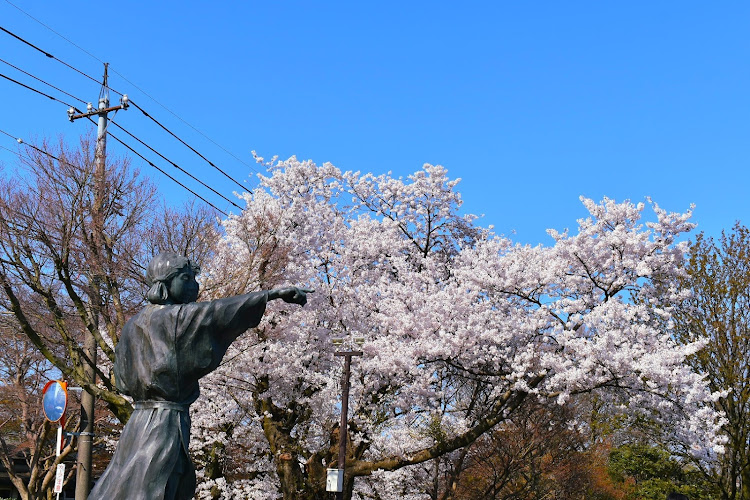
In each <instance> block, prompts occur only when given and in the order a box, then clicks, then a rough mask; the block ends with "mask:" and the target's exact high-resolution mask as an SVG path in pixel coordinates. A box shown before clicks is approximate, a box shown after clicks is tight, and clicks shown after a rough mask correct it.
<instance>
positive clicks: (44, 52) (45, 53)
mask: <svg viewBox="0 0 750 500" xmlns="http://www.w3.org/2000/svg"><path fill="white" fill-rule="evenodd" d="M6 1H7V0H6ZM8 3H10V2H8ZM11 5H13V4H11ZM13 6H14V7H15V5H13ZM0 30H2V31H4V32H6V33H7V34H9V35H10V36H12V37H13V38H15V39H17V40H19V41H21V42H23V43H25V44H26V45H28V46H29V47H32V48H34V49H36V50H38V51H39V52H41V53H42V54H44V55H45V56H47V57H49V58H50V59H54V60H55V61H57V62H59V63H60V64H63V65H65V66H67V67H68V68H70V69H72V70H73V71H75V72H77V73H80V74H82V75H83V76H85V77H86V78H88V79H90V80H93V81H95V82H96V83H98V84H99V85H101V83H102V82H100V81H99V80H97V79H96V78H94V77H93V76H91V75H88V74H86V73H84V72H83V71H81V70H80V69H78V68H76V67H74V66H71V65H70V64H68V63H66V62H65V61H63V60H62V59H58V58H57V57H55V56H53V55H52V54H50V53H49V52H47V51H46V50H42V49H40V48H39V47H37V46H36V45H34V44H33V43H31V42H29V41H27V40H24V39H23V38H21V37H20V36H18V35H16V34H15V33H13V32H11V31H8V30H6V29H5V28H3V27H2V26H0ZM115 92H117V91H116V90H115ZM118 93H119V92H118Z"/></svg>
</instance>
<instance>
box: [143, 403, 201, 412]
mask: <svg viewBox="0 0 750 500" xmlns="http://www.w3.org/2000/svg"><path fill="white" fill-rule="evenodd" d="M134 407H135V409H136V410H153V409H157V410H176V411H184V412H186V411H188V410H189V409H190V405H185V404H180V403H175V402H173V401H136V402H135V404H134Z"/></svg>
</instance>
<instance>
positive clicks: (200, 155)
mask: <svg viewBox="0 0 750 500" xmlns="http://www.w3.org/2000/svg"><path fill="white" fill-rule="evenodd" d="M5 1H6V2H7V3H8V4H10V5H12V6H13V7H15V8H16V9H18V10H20V11H21V12H23V13H24V14H26V15H27V16H29V17H31V18H32V19H34V20H35V21H37V22H39V23H40V24H41V25H42V26H44V27H46V28H47V29H49V30H50V31H52V32H53V33H55V34H56V35H58V36H60V37H61V38H63V39H64V40H66V41H68V42H69V43H71V44H72V45H74V46H75V47H77V48H79V49H80V50H83V52H86V51H85V50H84V49H82V48H81V47H78V46H77V45H76V44H75V43H73V42H71V41H70V40H68V39H67V38H65V37H64V36H62V35H60V34H59V33H57V32H56V31H55V30H53V29H52V28H50V27H49V26H47V25H46V24H44V23H42V22H41V21H39V20H38V19H36V18H34V17H33V16H31V15H29V14H27V13H26V12H24V11H23V10H21V9H20V8H19V7H18V6H16V5H14V4H13V3H11V2H9V1H8V0H5ZM0 30H2V31H3V32H5V33H7V34H8V35H10V36H12V37H13V38H15V39H17V40H19V41H20V42H22V43H24V44H26V45H28V46H29V47H32V48H33V49H35V50H37V51H38V52H40V53H42V54H44V55H45V56H46V57H48V58H51V59H54V60H56V61H58V62H60V63H61V64H63V65H65V66H66V67H68V68H70V69H72V70H74V71H76V72H77V73H80V74H82V75H83V76H85V77H87V78H89V79H90V80H92V81H94V82H96V83H98V84H100V85H103V82H100V81H99V80H97V79H96V78H94V77H92V76H91V75H88V74H87V73H85V72H83V71H81V70H79V69H78V68H75V67H74V66H72V65H70V64H68V63H66V62H65V61H63V60H61V59H59V58H57V57H56V56H54V55H52V54H51V53H49V52H47V51H45V50H43V49H41V48H39V47H38V46H36V45H34V44H33V43H31V42H29V41H28V40H26V39H24V38H23V37H21V36H19V35H17V34H15V33H13V32H11V31H10V30H8V29H6V28H4V27H2V26H0ZM86 53H87V54H89V53H88V52H86ZM89 55H90V56H92V57H94V59H97V60H98V58H96V57H95V56H93V55H92V54H89ZM2 62H4V63H6V64H8V65H10V66H13V65H11V64H10V63H7V62H6V61H2ZM13 67H14V68H16V67H15V66H13ZM16 69H18V70H19V71H22V72H24V73H26V74H28V75H29V76H31V77H33V78H35V79H37V80H39V81H41V82H42V83H44V84H46V85H49V86H51V87H52V88H55V89H57V87H54V86H53V85H51V84H49V83H48V82H45V81H44V80H42V79H40V78H38V77H35V76H34V75H31V74H30V73H27V72H25V71H24V70H21V69H20V68H16ZM118 74H119V73H118ZM0 77H3V78H5V79H7V80H10V81H11V82H13V83H16V84H18V85H20V86H22V87H25V88H27V89H29V90H31V91H33V92H36V93H38V94H40V95H42V96H44V97H47V98H49V99H52V100H54V101H57V102H60V103H62V104H65V105H66V106H68V107H70V108H72V109H74V110H75V111H77V112H78V113H82V112H81V111H80V110H79V109H78V108H76V107H75V106H72V105H71V104H69V103H66V102H65V101H62V100H60V99H57V98H55V97H53V96H50V95H49V94H46V93H44V92H41V91H39V90H37V89H34V88H32V87H30V86H28V85H25V84H24V83H21V82H19V81H18V80H15V79H13V78H10V77H8V76H6V75H4V74H2V73H0ZM107 88H108V89H110V90H111V91H113V92H115V93H116V94H119V95H124V94H123V93H122V92H119V91H117V90H115V89H114V88H112V87H110V86H107ZM57 90H60V91H61V92H63V93H65V94H66V95H69V96H71V97H73V98H74V99H77V100H79V101H81V102H84V103H85V102H86V101H84V100H83V99H80V98H78V97H75V96H73V95H72V94H68V93H67V92H65V91H63V90H61V89H57ZM144 93H145V92H144ZM149 97H150V96H149ZM152 99H153V98H152ZM154 101H155V102H157V101H156V100H155V99H154ZM130 103H131V104H132V105H133V106H135V107H136V108H137V109H138V110H139V111H141V113H143V114H144V116H146V117H147V118H149V119H150V120H152V121H153V122H154V123H156V124H157V125H159V127H161V128H162V129H163V130H164V131H166V132H167V133H169V134H170V135H171V136H173V137H174V138H175V139H177V140H178V141H179V142H180V143H182V144H183V145H184V146H186V147H187V148H189V149H190V150H191V151H193V152H194V153H195V154H197V155H198V156H199V157H200V158H202V159H203V160H204V161H206V162H207V163H208V164H209V165H211V166H212V167H213V168H215V169H216V170H217V171H219V172H220V173H221V174H223V175H224V176H225V177H226V178H228V179H229V180H231V181H232V182H233V183H235V184H236V185H237V186H239V187H240V188H241V189H243V190H245V189H247V188H246V187H245V186H244V185H242V184H241V183H240V182H238V181H237V180H235V179H234V178H233V177H231V176H230V175H229V174H227V173H226V172H225V171H224V170H222V169H221V168H220V167H218V166H217V165H215V164H214V163H213V162H211V161H210V160H209V159H208V158H206V157H205V156H204V155H202V154H201V153H200V152H199V151H198V150H196V149H195V148H193V147H192V146H190V145H189V144H188V143H187V142H185V141H184V140H182V139H181V138H180V137H178V136H177V135H176V134H175V133H174V132H172V131H171V130H169V129H168V128H167V127H166V126H165V125H163V124H162V123H161V122H159V121H158V120H157V119H156V118H154V117H153V116H151V115H150V114H149V113H148V112H147V111H146V110H144V109H143V108H142V107H140V106H139V105H138V104H136V103H134V102H133V101H132V100H131V101H130ZM157 104H159V103H158V102H157ZM160 105H161V104H160ZM162 107H163V106H162ZM165 109H166V108H165ZM168 111H169V110H168ZM170 112H171V111H170ZM172 114H174V113H172ZM175 116H177V115H175ZM178 118H179V117H178ZM182 121H184V120H182ZM185 123H187V122H185ZM192 128H194V127H192ZM123 130H124V129H123ZM196 130H197V129H196ZM202 135H204V134H202ZM204 136H205V135H204ZM134 138H135V137H134ZM136 140H138V139H137V138H136ZM118 142H121V141H118ZM211 142H214V141H211ZM214 144H216V143H215V142H214ZM123 145H124V143H123ZM144 145H145V143H144ZM217 145H218V144H217ZM126 147H127V146H126ZM147 147H148V146H147ZM149 148H150V147H149ZM129 149H130V148H129ZM150 149H151V148H150ZM222 149H224V148H222ZM152 150H153V149H152ZM153 151H154V152H156V151H155V150H153ZM225 151H226V150H225ZM156 153H157V154H159V153H158V152H156ZM159 155H160V156H162V155H161V154H159ZM139 156H140V155H139ZM162 157H163V156H162ZM163 158H164V157H163ZM164 159H165V160H167V161H169V162H170V163H172V164H173V165H175V166H176V167H177V168H179V169H180V170H182V169H181V168H180V167H178V166H177V165H176V164H174V163H173V162H171V161H170V160H168V159H166V158H164ZM243 163H244V162H243ZM248 167H249V165H248ZM155 168H158V167H155ZM250 168H251V169H252V170H254V171H255V172H257V170H256V169H254V168H252V167H250ZM182 171H183V172H185V171H184V170H182ZM185 173H186V174H188V175H190V176H191V177H192V178H193V179H195V180H197V179H196V178H195V177H193V176H192V175H191V174H189V173H187V172H185ZM165 175H168V174H165ZM170 177H171V176H170ZM198 182H201V181H199V180H198ZM201 184H203V185H204V186H206V187H208V188H209V189H211V190H212V191H214V192H215V193H216V191H215V190H214V189H213V188H210V187H209V186H207V185H206V184H204V183H203V182H201ZM190 192H191V193H193V191H192V190H190ZM194 194H195V193H194ZM217 194H218V193H217ZM219 196H221V197H222V198H224V199H225V200H227V201H229V202H230V203H232V204H233V205H235V206H237V205H236V204H235V203H234V202H232V201H231V200H228V199H227V198H226V197H224V196H223V195H220V194H219ZM201 199H203V198H201ZM237 207H238V206H237ZM238 208H239V207H238Z"/></svg>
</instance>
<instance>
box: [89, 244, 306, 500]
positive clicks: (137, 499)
mask: <svg viewBox="0 0 750 500" xmlns="http://www.w3.org/2000/svg"><path fill="white" fill-rule="evenodd" d="M198 271H199V269H198V268H197V266H195V265H193V263H191V262H190V260H188V259H187V258H185V257H183V256H180V255H177V254H173V253H163V254H160V255H158V256H156V257H155V258H154V259H153V260H152V261H151V263H150V264H149V266H148V272H147V275H146V277H147V279H148V282H149V284H150V285H151V289H150V290H149V292H148V296H147V298H148V301H149V302H150V304H149V305H147V306H146V308H145V309H143V310H142V311H140V312H139V313H138V314H136V315H135V316H133V317H132V318H131V319H130V320H129V321H128V322H127V323H126V324H125V327H124V328H123V330H122V335H121V336H120V341H119V343H118V344H117V347H116V350H115V366H114V374H115V380H116V383H117V388H118V389H119V390H120V391H121V392H122V393H123V394H127V395H129V396H131V397H132V398H133V400H134V401H135V411H134V412H133V414H132V416H131V417H130V420H128V423H127V424H126V425H125V427H124V428H123V431H122V435H121V437H120V441H119V443H118V445H117V449H116V450H115V454H114V456H113V457H112V461H111V462H110V464H109V466H108V467H107V470H106V471H105V472H104V474H103V475H102V476H101V478H100V479H99V481H98V482H97V484H96V486H95V487H94V489H93V490H92V492H91V494H90V495H89V499H90V500H119V499H122V500H125V499H128V500H159V499H164V500H188V499H191V498H192V497H193V494H194V493H195V469H194V468H193V464H192V462H191V460H190V457H189V452H188V443H189V441H190V415H189V413H188V409H189V407H190V404H191V403H193V402H194V401H195V400H196V399H197V398H198V394H199V388H198V380H199V379H200V378H201V377H203V376H204V375H206V374H208V373H209V372H211V371H213V370H214V369H216V367H218V366H219V363H220V362H221V359H222V358H223V356H224V354H225V353H226V351H227V349H228V348H229V345H230V344H231V343H232V341H234V339H236V338H237V337H238V336H239V335H241V334H242V333H243V332H245V330H247V329H248V328H252V327H254V326H257V325H258V323H259V322H260V320H261V317H262V316H263V313H264V311H265V308H266V302H268V301H269V300H274V299H282V300H283V301H285V302H290V303H293V304H299V305H305V303H306V302H307V296H306V294H307V293H310V292H312V290H308V289H305V288H297V287H289V288H279V289H274V290H270V291H263V292H254V293H248V294H245V295H238V296H236V297H229V298H224V299H216V300H212V301H209V302H196V300H197V298H198V282H197V281H196V280H195V276H196V273H197V272H198Z"/></svg>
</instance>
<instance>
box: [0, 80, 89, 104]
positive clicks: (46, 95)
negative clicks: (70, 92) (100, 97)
mask: <svg viewBox="0 0 750 500" xmlns="http://www.w3.org/2000/svg"><path fill="white" fill-rule="evenodd" d="M0 77H2V78H5V79H6V80H9V81H11V82H13V83H15V84H17V85H20V86H21V87H24V88H26V89H28V90H31V91H32V92H36V93H37V94H40V95H43V96H44V97H46V98H47V99H52V100H53V101H57V102H59V103H61V104H65V105H66V106H68V107H69V108H73V109H74V110H76V111H78V112H79V113H81V110H79V109H78V108H76V107H75V106H73V105H72V104H69V103H67V102H65V101H62V100H60V99H58V98H57V97H53V96H51V95H49V94H45V93H44V92H42V91H41V90H37V89H35V88H33V87H29V86H28V85H26V84H25V83H21V82H19V81H18V80H14V79H13V78H11V77H9V76H7V75H4V74H3V73H0Z"/></svg>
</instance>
